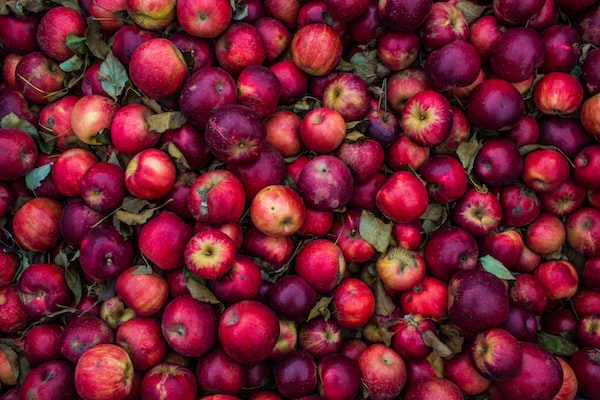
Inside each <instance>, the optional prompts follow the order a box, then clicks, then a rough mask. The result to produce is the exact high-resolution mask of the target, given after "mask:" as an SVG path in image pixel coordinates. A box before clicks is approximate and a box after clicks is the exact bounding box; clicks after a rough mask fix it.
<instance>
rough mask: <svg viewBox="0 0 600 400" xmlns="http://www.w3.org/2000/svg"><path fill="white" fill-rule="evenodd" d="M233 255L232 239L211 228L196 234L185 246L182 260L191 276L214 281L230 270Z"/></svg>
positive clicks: (234, 250)
mask: <svg viewBox="0 0 600 400" xmlns="http://www.w3.org/2000/svg"><path fill="white" fill-rule="evenodd" d="M235 254H236V247H235V242H234V241H233V239H231V238H230V237H229V236H228V235H227V234H225V233H223V232H221V231H220V230H217V229H214V228H213V229H208V230H202V231H199V232H196V233H195V234H194V235H193V236H192V237H191V238H190V239H189V241H188V242H187V244H186V245H185V249H184V253H183V258H184V261H185V266H186V267H187V269H188V271H189V272H190V273H191V274H192V275H194V276H197V277H199V278H202V279H215V278H218V277H220V276H223V275H225V274H226V273H227V272H228V271H229V270H230V269H231V267H232V265H233V261H234V258H235Z"/></svg>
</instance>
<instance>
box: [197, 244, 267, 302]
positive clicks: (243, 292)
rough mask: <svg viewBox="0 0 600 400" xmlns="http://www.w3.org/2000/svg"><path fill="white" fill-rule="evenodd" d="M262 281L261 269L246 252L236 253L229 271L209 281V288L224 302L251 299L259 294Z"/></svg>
mask: <svg viewBox="0 0 600 400" xmlns="http://www.w3.org/2000/svg"><path fill="white" fill-rule="evenodd" d="M261 283H262V276H261V269H260V268H259V266H258V264H257V263H256V262H255V261H254V260H253V259H252V258H251V257H249V256H247V255H245V254H240V253H238V254H236V256H235V258H234V260H233V265H232V266H231V268H230V269H229V271H228V272H227V273H226V274H225V275H223V276H220V277H219V278H216V279H211V280H209V281H208V286H209V289H210V290H211V291H212V292H213V293H214V295H215V296H216V297H217V298H218V299H219V300H220V301H221V302H222V303H224V304H227V305H229V304H233V303H235V302H238V301H242V300H251V299H254V298H256V297H257V296H258V293H259V291H260V286H261Z"/></svg>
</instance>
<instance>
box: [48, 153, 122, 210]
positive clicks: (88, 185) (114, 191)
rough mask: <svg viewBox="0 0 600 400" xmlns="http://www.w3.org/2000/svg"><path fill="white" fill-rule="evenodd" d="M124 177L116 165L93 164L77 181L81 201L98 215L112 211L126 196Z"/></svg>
mask: <svg viewBox="0 0 600 400" xmlns="http://www.w3.org/2000/svg"><path fill="white" fill-rule="evenodd" d="M57 162H58V161H57ZM124 177H125V173H124V171H123V169H122V168H121V167H120V166H118V165H116V164H112V163H109V162H103V161H102V162H97V163H94V164H93V165H91V166H90V167H89V168H88V169H87V170H86V171H85V173H84V174H83V176H82V177H81V180H80V181H79V192H80V196H81V199H82V200H83V201H84V202H85V204H86V205H87V206H88V207H90V208H91V209H93V210H95V211H98V212H100V213H109V212H111V211H114V210H115V209H116V208H117V207H119V206H120V205H121V203H122V202H123V200H124V198H125V195H126V188H125V179H124Z"/></svg>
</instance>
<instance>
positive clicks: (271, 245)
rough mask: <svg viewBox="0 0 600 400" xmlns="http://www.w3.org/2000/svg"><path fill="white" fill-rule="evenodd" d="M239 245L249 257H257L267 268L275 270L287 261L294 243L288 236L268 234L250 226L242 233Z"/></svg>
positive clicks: (292, 250)
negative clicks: (241, 240)
mask: <svg viewBox="0 0 600 400" xmlns="http://www.w3.org/2000/svg"><path fill="white" fill-rule="evenodd" d="M241 247H242V249H243V251H244V253H245V254H247V255H248V256H250V257H259V258H260V260H261V261H262V263H261V265H262V267H264V268H267V270H269V269H272V270H273V271H274V270H277V269H279V268H280V267H282V266H283V265H284V264H285V263H287V262H288V261H289V260H290V258H291V256H292V254H293V252H294V243H293V241H292V237H290V236H278V237H274V236H269V235H266V234H264V233H263V232H261V231H259V230H258V229H257V228H256V227H254V226H250V227H249V228H248V229H247V230H246V231H245V232H244V234H243V242H242V244H241Z"/></svg>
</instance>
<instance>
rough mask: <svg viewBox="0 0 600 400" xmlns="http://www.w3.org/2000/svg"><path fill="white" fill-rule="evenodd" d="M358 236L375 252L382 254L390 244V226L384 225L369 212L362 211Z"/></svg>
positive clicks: (388, 224)
mask: <svg viewBox="0 0 600 400" xmlns="http://www.w3.org/2000/svg"><path fill="white" fill-rule="evenodd" d="M358 231H359V234H360V236H361V237H362V238H363V239H364V240H366V241H367V242H368V243H369V244H370V245H371V246H373V247H374V248H375V249H376V250H377V251H379V252H381V253H383V252H385V251H386V249H387V248H388V246H389V244H390V240H391V237H392V224H391V223H387V224H386V223H385V222H383V221H382V220H381V219H379V218H377V217H376V216H375V214H373V213H371V212H370V211H367V210H363V211H362V213H361V215H360V224H359V227H358Z"/></svg>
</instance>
